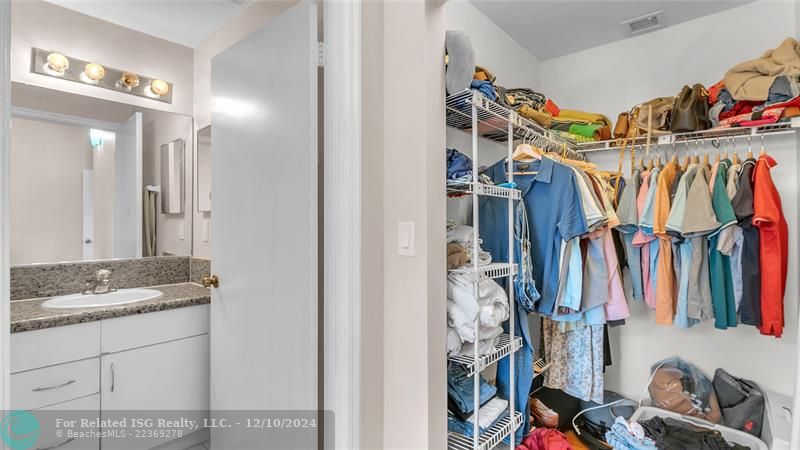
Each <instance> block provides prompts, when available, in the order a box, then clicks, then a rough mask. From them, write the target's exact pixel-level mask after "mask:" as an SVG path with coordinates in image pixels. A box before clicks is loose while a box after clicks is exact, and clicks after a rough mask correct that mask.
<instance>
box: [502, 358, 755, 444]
mask: <svg viewBox="0 0 800 450" xmlns="http://www.w3.org/2000/svg"><path fill="white" fill-rule="evenodd" d="M650 374H651V378H650V383H649V389H648V390H649V394H650V398H651V403H652V405H653V406H648V407H645V408H642V409H638V408H639V405H638V402H635V401H633V400H630V399H627V398H625V397H623V396H622V395H620V394H617V393H615V392H612V391H608V390H607V391H604V393H603V398H602V401H600V402H592V401H582V400H580V399H578V398H576V397H573V396H571V395H569V394H567V393H565V392H564V391H561V390H558V389H549V388H547V387H542V388H539V389H536V390H535V391H534V392H533V394H532V395H531V400H530V405H531V408H530V409H531V420H532V422H533V423H534V424H535V426H536V427H538V428H536V429H535V430H534V432H532V433H531V435H530V437H528V438H526V439H525V440H523V441H522V443H521V444H520V446H518V447H517V450H529V449H537V450H540V449H545V450H546V449H563V448H572V449H576V450H580V449H591V450H595V449H607V448H614V449H623V450H624V449H636V450H651V449H653V450H654V449H703V450H716V449H730V448H733V449H742V448H747V447H743V446H742V444H745V445H752V444H753V443H754V442H756V439H755V438H759V437H760V436H761V433H762V429H764V428H765V425H764V420H765V404H766V399H765V396H764V393H763V391H761V389H760V388H759V387H758V385H757V384H756V383H754V382H753V381H750V380H745V379H742V378H737V377H734V376H732V375H730V374H729V373H727V372H726V371H725V370H723V369H717V370H716V372H715V373H714V377H713V381H712V380H711V379H709V377H708V376H706V375H705V374H704V373H703V372H702V371H701V370H700V369H699V368H697V367H696V366H694V365H693V364H691V363H689V362H686V361H684V360H682V359H680V358H667V359H664V360H662V361H659V362H657V363H656V364H654V365H653V366H652V367H651V369H650ZM686 417H692V419H691V420H689V419H686V420H681V418H686ZM695 418H696V419H697V420H695ZM733 430H737V431H740V432H743V433H747V434H749V435H750V436H745V435H744V434H742V433H736V432H734V431H733ZM562 433H563V434H562ZM751 436H752V437H751ZM576 438H577V439H576ZM731 439H734V440H736V441H737V442H738V445H737V444H734V443H732V442H729V440H731ZM565 442H568V443H569V446H566V445H567V444H566V443H565Z"/></svg>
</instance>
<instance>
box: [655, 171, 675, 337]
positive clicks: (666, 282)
mask: <svg viewBox="0 0 800 450" xmlns="http://www.w3.org/2000/svg"><path fill="white" fill-rule="evenodd" d="M677 174H678V166H677V164H674V163H671V162H670V163H667V164H666V165H665V166H664V168H663V169H662V170H661V174H660V175H659V177H658V187H657V188H656V194H655V208H654V214H653V233H654V234H655V235H656V236H657V237H658V238H659V239H658V248H659V256H658V266H657V270H656V324H658V325H672V319H673V316H674V314H675V304H674V302H675V275H674V268H673V258H672V237H670V235H669V234H667V219H668V218H669V212H670V188H671V187H672V182H673V181H675V177H676V176H677Z"/></svg>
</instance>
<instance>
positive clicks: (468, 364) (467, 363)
mask: <svg viewBox="0 0 800 450" xmlns="http://www.w3.org/2000/svg"><path fill="white" fill-rule="evenodd" d="M521 348H522V338H521V337H519V336H515V337H514V341H513V342H512V341H511V336H509V335H507V334H501V335H500V336H499V337H498V338H497V344H495V345H494V349H493V350H492V352H491V353H489V354H488V355H483V356H481V357H480V358H478V360H477V361H475V359H473V357H472V354H469V355H459V356H453V357H451V358H448V359H449V360H450V362H454V363H457V364H460V365H462V366H463V367H464V371H465V372H466V373H467V376H468V377H471V376H473V375H475V374H476V373H480V372H482V371H483V370H484V369H486V368H487V367H489V366H490V365H492V364H494V363H496V362H497V361H500V360H501V359H503V357H505V356H506V355H509V354H511V353H514V352H516V351H517V350H519V349H521Z"/></svg>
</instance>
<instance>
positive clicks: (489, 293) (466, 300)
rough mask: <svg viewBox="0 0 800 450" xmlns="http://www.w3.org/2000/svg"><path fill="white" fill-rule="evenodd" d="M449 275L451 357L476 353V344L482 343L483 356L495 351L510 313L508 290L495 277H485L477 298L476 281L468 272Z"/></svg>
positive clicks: (449, 352)
mask: <svg viewBox="0 0 800 450" xmlns="http://www.w3.org/2000/svg"><path fill="white" fill-rule="evenodd" d="M447 278H448V280H447V281H448V282H447V326H448V327H449V329H448V336H447V349H448V356H458V355H472V354H473V352H474V347H473V346H474V345H478V353H479V354H481V355H486V354H489V353H491V352H492V351H493V350H494V346H495V345H496V344H497V337H498V336H500V335H501V334H502V333H503V327H502V323H503V322H504V321H506V320H508V316H509V308H508V297H507V296H506V291H505V289H503V288H502V287H501V286H500V285H499V284H497V282H496V281H494V280H491V279H488V280H481V281H480V282H479V283H478V298H475V292H474V283H473V282H472V281H471V279H470V278H469V276H468V275H466V274H462V273H451V274H449V275H448V277H447ZM476 319H478V335H477V336H475V320H476ZM451 330H452V331H453V332H454V333H453V332H451Z"/></svg>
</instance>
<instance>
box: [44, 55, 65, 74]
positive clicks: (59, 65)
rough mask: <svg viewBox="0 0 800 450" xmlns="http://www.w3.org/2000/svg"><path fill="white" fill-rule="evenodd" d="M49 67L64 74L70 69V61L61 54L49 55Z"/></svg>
mask: <svg viewBox="0 0 800 450" xmlns="http://www.w3.org/2000/svg"><path fill="white" fill-rule="evenodd" d="M47 66H48V67H49V68H50V69H52V70H53V71H55V72H58V73H61V74H63V73H64V71H66V70H67V69H68V68H69V59H67V57H66V56H64V55H62V54H61V53H50V54H49V55H47Z"/></svg>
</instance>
